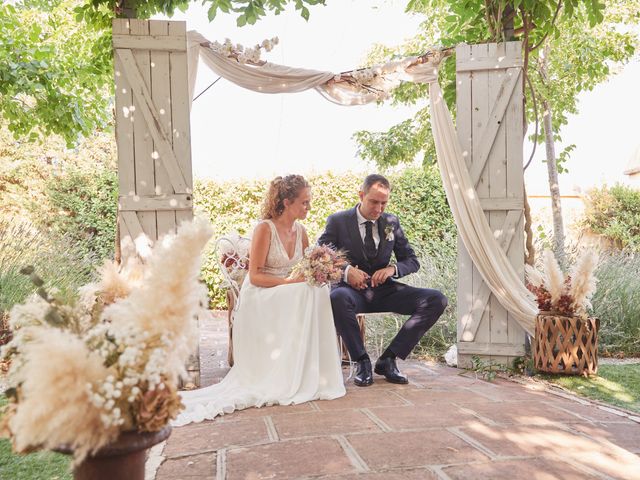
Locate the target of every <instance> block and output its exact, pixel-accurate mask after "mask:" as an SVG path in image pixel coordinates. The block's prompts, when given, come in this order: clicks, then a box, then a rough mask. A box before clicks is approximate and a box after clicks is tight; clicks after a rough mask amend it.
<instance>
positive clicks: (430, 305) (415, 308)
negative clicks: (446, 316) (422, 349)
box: [331, 280, 447, 360]
mask: <svg viewBox="0 0 640 480" xmlns="http://www.w3.org/2000/svg"><path fill="white" fill-rule="evenodd" d="M446 307H447V297H445V296H444V295H443V294H442V293H441V292H439V291H438V290H433V289H430V288H416V287H411V286H409V285H404V284H403V283H399V282H395V281H392V280H388V281H386V282H385V283H383V284H382V285H378V286H377V287H375V288H371V287H369V288H366V289H364V290H356V289H354V288H352V287H351V286H349V285H347V284H346V283H340V284H338V285H337V286H336V287H334V288H333V290H332V291H331V308H332V309H333V320H334V322H335V325H336V331H337V332H338V335H340V336H341V337H342V340H343V341H344V343H345V345H346V346H347V350H349V354H350V355H351V358H352V359H354V360H355V359H357V358H360V357H361V356H362V355H364V354H365V353H367V351H366V349H365V346H364V344H363V342H362V338H361V337H360V330H359V328H358V321H357V320H356V314H358V313H377V312H393V313H399V314H401V315H411V316H410V317H409V319H408V320H407V321H406V322H404V325H402V328H401V329H400V331H399V332H398V333H397V335H396V336H395V337H394V339H393V340H392V341H391V343H390V344H389V347H388V348H389V349H390V350H391V351H392V352H393V353H394V354H395V355H396V356H398V357H400V358H402V359H403V360H404V359H405V358H407V356H408V355H409V353H411V350H413V347H415V346H416V345H417V343H418V342H419V341H420V339H421V338H422V336H423V335H424V334H425V333H426V332H427V330H429V329H430V328H431V327H432V326H433V324H434V323H436V321H437V320H438V318H439V317H440V315H442V312H444V309H445V308H446Z"/></svg>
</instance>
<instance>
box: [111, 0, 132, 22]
mask: <svg viewBox="0 0 640 480" xmlns="http://www.w3.org/2000/svg"><path fill="white" fill-rule="evenodd" d="M136 3H137V0H117V2H116V17H118V18H136Z"/></svg>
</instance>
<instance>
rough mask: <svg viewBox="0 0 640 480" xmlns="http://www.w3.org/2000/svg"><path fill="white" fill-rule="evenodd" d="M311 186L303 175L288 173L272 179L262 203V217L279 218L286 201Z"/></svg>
mask: <svg viewBox="0 0 640 480" xmlns="http://www.w3.org/2000/svg"><path fill="white" fill-rule="evenodd" d="M308 186H309V182H307V181H306V180H305V178H304V177H303V176H302V175H287V176H286V177H276V178H274V179H273V180H271V183H270V184H269V190H268V191H267V195H266V196H265V198H264V202H263V204H262V218H263V219H268V218H277V217H279V216H280V215H282V212H284V201H285V199H286V200H294V199H295V198H296V197H297V196H298V195H300V192H301V191H302V190H303V189H304V188H307V187H308Z"/></svg>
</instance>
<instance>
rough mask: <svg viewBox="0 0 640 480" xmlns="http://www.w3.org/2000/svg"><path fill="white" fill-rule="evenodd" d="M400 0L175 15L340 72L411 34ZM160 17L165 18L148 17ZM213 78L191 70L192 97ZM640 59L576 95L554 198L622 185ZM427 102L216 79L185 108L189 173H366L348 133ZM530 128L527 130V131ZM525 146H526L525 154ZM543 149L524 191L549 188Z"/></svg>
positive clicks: (282, 59)
mask: <svg viewBox="0 0 640 480" xmlns="http://www.w3.org/2000/svg"><path fill="white" fill-rule="evenodd" d="M405 4H406V0H405V1H397V0H374V1H370V2H362V1H359V2H358V1H355V0H340V1H337V0H328V1H327V5H326V6H325V7H322V6H316V7H311V8H310V11H311V15H310V18H309V21H308V22H307V21H305V20H304V19H303V18H301V17H300V15H299V14H298V13H297V12H295V11H294V10H293V8H289V9H288V10H287V11H286V12H284V13H282V14H281V15H279V16H275V15H273V14H269V15H268V16H267V17H264V18H262V19H261V20H258V22H257V23H256V25H253V26H250V25H248V26H245V27H242V28H238V27H236V25H235V16H234V15H228V14H224V13H219V14H218V16H217V18H216V19H215V20H214V21H213V22H211V23H210V22H209V21H208V19H207V12H206V9H205V8H203V7H202V6H200V5H199V4H192V5H191V7H190V8H189V10H188V11H187V12H186V13H184V14H176V15H174V16H173V18H172V19H173V20H186V21H187V29H188V30H197V31H199V32H200V33H202V34H203V35H204V36H205V37H206V38H208V39H209V40H212V41H213V40H218V41H221V42H222V41H223V40H224V39H225V38H227V37H228V38H230V39H231V40H232V41H233V42H234V43H241V44H243V45H245V46H251V45H254V44H255V43H259V42H261V41H262V40H263V39H265V38H271V37H274V36H278V37H279V39H280V43H279V45H277V46H276V47H275V48H274V50H273V51H272V52H270V53H266V54H264V53H263V57H262V58H263V59H265V60H268V61H270V62H273V63H280V64H283V65H288V66H294V67H303V68H311V69H316V70H329V71H332V72H336V73H337V72H341V71H345V70H351V69H353V68H357V67H358V66H360V65H361V64H362V62H363V60H364V59H365V58H366V55H367V52H368V51H369V50H370V48H371V46H372V45H373V44H375V43H382V44H385V45H390V46H392V45H397V44H400V43H402V42H403V40H405V39H409V38H411V37H412V36H414V34H415V33H416V32H417V30H418V26H419V23H420V21H421V17H419V16H409V15H407V14H405V13H404V11H403V9H404V5H405ZM155 18H163V17H155ZM216 78H217V76H216V75H214V74H213V73H212V72H211V71H209V70H208V69H207V68H206V67H205V66H204V65H201V66H200V68H199V70H198V77H197V82H196V88H195V92H196V95H197V94H198V93H200V92H201V91H202V90H204V89H205V88H206V87H207V86H209V85H210V84H211V83H212V82H213V81H214V80H216ZM639 84H640V59H639V58H636V59H635V60H634V61H633V62H631V63H630V64H629V65H627V66H626V67H625V68H624V69H622V71H621V73H620V74H618V75H617V76H615V77H613V78H612V79H611V80H609V81H608V82H607V83H605V84H601V85H599V86H598V87H596V88H595V89H594V90H593V91H592V92H587V93H584V94H582V95H581V97H580V105H579V110H580V112H579V114H578V115H575V116H571V117H570V120H569V124H568V125H567V126H566V127H565V128H564V130H563V131H562V132H561V135H562V137H563V144H559V145H557V146H556V151H557V152H558V153H559V152H560V151H562V148H563V145H568V144H572V143H574V144H576V145H577V147H576V149H575V150H574V152H573V153H572V155H571V159H570V160H569V162H568V163H567V164H566V166H567V168H568V169H569V173H568V174H563V175H561V177H560V188H561V193H562V194H573V193H575V192H576V191H577V190H585V189H587V188H588V187H590V186H592V185H597V184H601V183H603V182H604V183H609V184H613V183H615V182H617V181H623V180H624V179H625V176H624V175H623V174H622V171H623V170H624V167H625V166H626V164H627V162H628V161H629V157H630V156H631V154H632V152H633V151H634V150H635V149H636V148H637V147H638V146H640V119H639V117H638V112H640V93H638V88H637V86H638V85H639ZM424 105H425V103H420V104H418V105H413V106H398V107H393V106H391V105H388V104H385V105H383V106H377V105H365V106H352V107H344V106H340V105H335V104H333V103H331V102H329V101H327V100H325V99H324V98H323V97H321V96H320V95H319V94H318V93H316V92H315V91H307V92H303V93H297V94H281V95H269V94H262V93H255V92H252V91H249V90H245V89H242V88H241V87H238V86H235V85H233V84H231V83H230V82H228V81H226V80H224V79H222V80H220V81H219V82H217V83H216V84H215V85H214V86H213V87H211V88H209V90H207V91H206V92H205V93H204V94H203V95H202V96H200V97H199V98H198V99H197V100H195V102H194V104H193V107H192V113H191V136H192V156H193V172H194V176H195V177H196V178H213V179H217V180H230V179H240V178H245V179H253V178H271V177H273V176H275V175H282V174H287V173H301V174H305V175H308V174H311V173H319V172H324V171H327V170H331V171H334V172H337V173H339V172H344V171H348V170H351V171H357V172H369V171H373V170H375V167H374V166H372V165H371V164H370V163H367V162H365V161H363V160H362V159H360V158H359V157H358V156H357V151H356V150H357V145H356V142H355V141H354V140H353V139H352V136H353V134H354V133H355V132H356V131H358V130H370V131H384V130H386V129H388V128H389V127H391V126H392V125H395V124H396V123H398V122H400V121H402V120H405V119H406V118H409V117H410V116H413V114H414V113H415V112H416V111H417V110H418V109H419V108H421V107H423V106H424ZM531 128H533V127H531ZM531 148H532V146H531V144H529V143H528V142H525V146H524V156H525V158H528V157H529V155H530V152H531ZM544 157H545V155H544V145H539V146H538V149H537V153H536V156H535V157H534V160H533V162H532V164H531V166H530V167H529V169H528V170H527V171H526V172H525V182H526V184H527V192H528V194H530V195H545V194H548V183H547V177H546V175H547V173H546V165H545V164H544V163H543V162H542V161H541V160H542V159H544Z"/></svg>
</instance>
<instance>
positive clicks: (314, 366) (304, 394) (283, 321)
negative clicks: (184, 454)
mask: <svg viewBox="0 0 640 480" xmlns="http://www.w3.org/2000/svg"><path fill="white" fill-rule="evenodd" d="M310 203H311V188H310V187H309V184H308V183H307V181H306V180H305V179H304V178H303V177H302V176H300V175H287V176H286V177H284V178H282V177H276V178H275V179H274V180H273V181H272V182H271V184H270V186H269V191H268V192H267V195H266V198H265V201H264V205H263V211H262V217H263V221H262V222H260V223H259V224H258V225H257V226H256V228H255V230H254V234H253V238H252V241H251V254H250V259H251V261H250V263H249V275H248V276H247V278H246V279H245V281H244V283H243V285H242V289H241V290H240V296H239V302H240V303H239V305H238V310H237V312H236V315H235V320H234V324H233V353H234V357H235V358H234V365H233V367H232V368H231V370H229V373H228V374H227V376H226V377H225V378H224V379H223V380H222V381H221V382H220V383H218V384H216V385H211V386H209V387H206V388H202V389H200V390H192V391H187V392H181V394H180V395H181V397H182V402H183V403H184V405H185V407H186V408H185V410H183V411H182V413H181V414H180V415H179V417H178V418H177V419H176V420H175V422H174V423H173V424H174V425H175V426H180V425H185V424H187V423H191V422H201V421H203V420H205V419H213V418H214V417H216V416H217V415H223V414H225V413H231V412H233V411H234V410H241V409H244V408H249V407H261V406H263V405H272V404H279V405H289V404H293V403H302V402H308V401H310V400H318V399H319V400H330V399H334V398H338V397H341V396H343V395H344V394H345V388H344V383H343V379H342V370H341V368H340V359H339V355H338V348H337V343H336V331H335V327H334V324H333V315H332V312H331V301H330V300H329V288H328V287H326V286H325V287H313V286H310V285H308V284H307V283H305V282H304V278H302V277H301V276H300V277H296V278H290V277H289V274H290V273H291V270H292V268H293V266H294V265H295V264H296V263H298V262H299V261H300V259H301V258H302V255H303V252H304V249H305V248H306V247H308V246H309V238H308V237H307V232H306V230H305V229H304V227H303V226H302V225H301V224H300V223H298V222H297V221H296V220H302V219H304V218H305V217H306V216H307V212H308V211H309V208H310Z"/></svg>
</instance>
